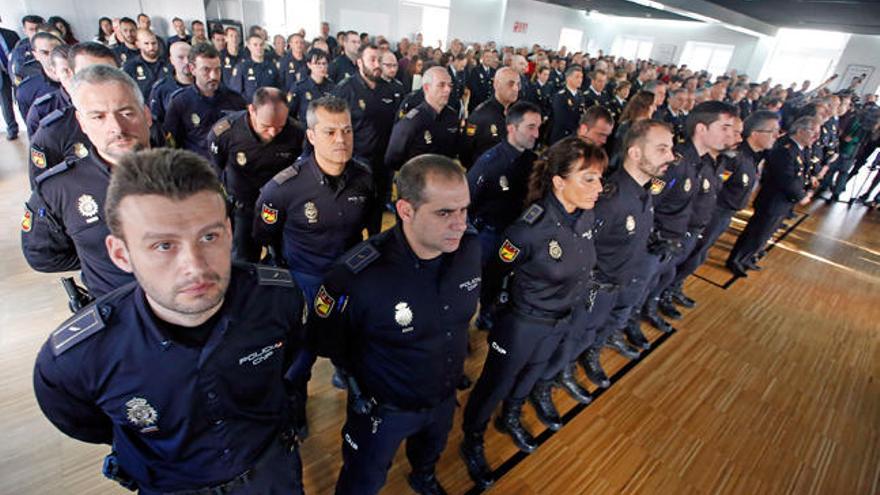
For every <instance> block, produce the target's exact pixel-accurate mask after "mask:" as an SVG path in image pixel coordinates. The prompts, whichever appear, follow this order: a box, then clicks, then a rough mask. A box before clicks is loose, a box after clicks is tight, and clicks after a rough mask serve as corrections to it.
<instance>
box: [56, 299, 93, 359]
mask: <svg viewBox="0 0 880 495" xmlns="http://www.w3.org/2000/svg"><path fill="white" fill-rule="evenodd" d="M104 326H105V325H104V319H103V318H101V314H100V313H99V311H98V306H97V305H96V304H92V305H90V306H86V308H85V309H83V310H82V311H80V312H79V313H77V314H75V315H74V316H73V317H71V318H70V319H69V320H67V321H65V322H64V323H62V324H61V326H60V327H58V329H57V330H55V331H54V332H52V335H50V336H49V345H50V346H51V347H52V355H54V356H60V355H61V354H62V353H64V352H66V351H68V350H70V349H72V348H73V347H74V346H76V345H77V344H79V343H80V342H82V341H84V340H86V339H88V338H89V337H91V336H92V335H95V334H96V333H98V332H99V331H101V330H103V329H104Z"/></svg>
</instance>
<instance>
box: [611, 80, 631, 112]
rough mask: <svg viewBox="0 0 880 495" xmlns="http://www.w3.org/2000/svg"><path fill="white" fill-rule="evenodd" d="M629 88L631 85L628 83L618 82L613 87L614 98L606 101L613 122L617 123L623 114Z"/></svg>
mask: <svg viewBox="0 0 880 495" xmlns="http://www.w3.org/2000/svg"><path fill="white" fill-rule="evenodd" d="M631 87H632V84H631V83H630V82H629V81H620V82H618V83H617V85H616V86H615V87H614V96H613V97H611V98H609V99H608V111H609V112H611V116H612V117H613V118H614V121H615V122H618V121H619V120H620V116H621V115H622V114H623V109H624V108H625V107H626V101H627V99H628V98H629V90H630V88H631Z"/></svg>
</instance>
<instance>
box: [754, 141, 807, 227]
mask: <svg viewBox="0 0 880 495" xmlns="http://www.w3.org/2000/svg"><path fill="white" fill-rule="evenodd" d="M806 152H808V150H802V149H801V148H800V146H799V145H798V144H797V143H796V142H795V141H794V140H793V139H792V138H791V137H788V136H786V137H785V138H783V139H779V140H778V141H776V145H775V146H774V147H773V150H772V151H770V154H769V155H768V156H767V163H766V164H765V165H764V169H763V172H762V173H761V188H760V189H759V190H758V196H757V197H756V198H755V208H756V209H757V208H761V209H763V210H765V211H767V212H768V213H769V214H771V215H784V214H787V213H788V212H789V211H791V208H792V206H793V205H794V204H795V203H797V202H798V201H800V200H802V199H804V196H806V195H807V188H806V186H805V185H804V173H803V170H804V163H805V162H806V160H804V155H805V154H806Z"/></svg>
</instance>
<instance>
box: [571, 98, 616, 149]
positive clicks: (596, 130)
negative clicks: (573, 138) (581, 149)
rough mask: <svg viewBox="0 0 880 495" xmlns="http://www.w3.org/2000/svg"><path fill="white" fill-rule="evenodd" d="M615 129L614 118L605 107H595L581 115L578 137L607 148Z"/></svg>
mask: <svg viewBox="0 0 880 495" xmlns="http://www.w3.org/2000/svg"><path fill="white" fill-rule="evenodd" d="M612 129H614V118H612V117H611V112H609V111H608V110H607V109H606V108H605V107H602V106H599V105H593V106H591V107H590V108H588V109H586V110H585V111H584V113H583V114H582V115H581V120H580V124H578V128H577V137H578V138H580V139H581V141H584V142H587V143H590V144H594V145H596V146H601V147H603V148H604V147H605V143H607V142H608V137H609V136H611V132H612Z"/></svg>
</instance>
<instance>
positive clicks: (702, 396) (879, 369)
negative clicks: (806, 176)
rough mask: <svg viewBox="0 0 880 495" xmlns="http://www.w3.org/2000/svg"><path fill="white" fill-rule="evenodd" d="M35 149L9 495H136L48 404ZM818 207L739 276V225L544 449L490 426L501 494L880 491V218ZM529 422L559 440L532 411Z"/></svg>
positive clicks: (1, 477)
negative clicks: (43, 406) (680, 314)
mask: <svg viewBox="0 0 880 495" xmlns="http://www.w3.org/2000/svg"><path fill="white" fill-rule="evenodd" d="M26 157H27V145H26V143H25V142H23V141H18V142H15V143H6V142H0V228H2V231H3V235H2V236H0V259H2V260H3V262H2V264H0V353H2V354H0V356H2V362H3V366H2V367H0V437H2V438H3V440H2V443H0V493H2V494H16V495H27V494H62V493H63V494H106V493H127V492H126V491H125V490H123V489H121V488H118V487H117V486H115V485H114V484H113V483H112V482H109V481H106V480H104V479H103V478H102V477H101V475H100V467H101V461H102V459H103V456H104V454H106V452H107V447H105V446H94V445H87V444H83V443H80V442H77V441H75V440H72V439H69V438H66V437H64V436H63V435H61V434H60V433H59V432H57V431H56V430H55V429H54V428H53V427H52V426H51V425H50V424H49V423H48V421H46V420H45V419H44V418H43V416H42V414H41V413H40V411H39V408H38V407H37V404H36V401H35V399H34V396H33V390H32V385H31V371H32V367H33V361H34V357H35V356H36V353H37V350H38V349H39V346H40V345H41V344H42V342H43V341H44V340H45V338H46V336H47V334H48V333H49V332H50V331H51V330H52V329H53V328H54V327H55V325H57V324H58V323H59V322H60V321H62V320H63V319H64V318H66V316H67V315H68V310H67V308H66V301H65V298H64V295H63V292H62V291H61V288H60V286H59V284H58V283H57V280H58V278H59V275H57V274H48V275H47V274H39V273H35V272H33V271H31V270H30V269H29V268H28V267H27V265H26V264H25V262H24V260H23V258H22V256H21V253H20V249H19V240H18V239H19V222H20V219H21V213H22V210H21V205H22V203H23V202H24V201H25V199H26V198H27V195H28V186H27V178H26V173H25V163H26ZM803 213H805V214H807V215H808V216H806V217H804V218H803V220H802V221H800V223H798V225H797V227H796V228H795V229H794V230H793V231H791V232H790V233H789V234H788V235H787V236H786V237H785V239H784V240H782V242H781V243H779V244H778V245H777V246H775V247H774V248H773V249H772V250H771V252H770V254H769V256H768V257H767V258H766V259H765V260H764V261H763V263H762V264H763V266H764V267H765V269H764V270H763V271H761V272H758V273H754V272H753V273H752V274H750V276H749V277H748V278H747V279H740V280H736V281H734V282H732V283H729V282H730V278H731V277H730V275H729V273H728V272H726V271H725V270H724V269H723V259H724V257H725V256H726V253H727V251H728V250H729V249H730V246H731V244H732V242H733V240H734V238H735V237H734V235H735V233H736V232H737V231H738V230H740V229H742V227H743V225H744V223H743V222H742V221H735V222H734V224H733V226H732V228H731V231H730V232H728V233H727V234H725V235H724V236H723V237H722V238H721V240H720V241H719V243H718V245H717V246H716V247H715V248H714V249H713V251H712V253H711V255H710V259H709V261H708V262H707V264H706V265H705V266H703V267H701V268H700V270H699V271H698V275H699V277H691V279H689V280H688V282H687V283H686V286H685V287H686V291H687V292H688V293H689V294H690V295H691V296H692V297H694V298H695V299H696V300H697V301H698V302H699V305H698V307H697V308H696V309H694V310H691V311H689V312H687V314H686V315H685V318H684V319H683V320H682V321H680V322H676V328H677V329H678V331H677V332H676V333H674V334H672V335H670V336H668V338H666V339H665V341H664V342H663V343H662V344H661V345H659V346H657V345H656V344H655V346H654V348H653V349H652V351H651V353H650V355H648V356H647V357H645V358H644V359H641V360H640V361H639V362H637V363H634V364H633V365H630V366H629V367H628V369H627V370H626V371H625V372H621V373H620V374H619V377H618V379H617V380H616V381H615V383H614V384H613V385H612V387H611V388H610V389H608V390H607V391H605V392H604V393H602V394H601V395H600V396H599V397H598V398H597V399H596V400H595V401H594V402H593V403H592V404H591V405H589V406H588V407H586V408H584V409H583V410H581V411H579V412H576V413H575V412H573V411H572V410H573V408H574V407H575V403H574V402H573V401H572V400H570V399H569V398H568V397H567V396H564V395H563V393H562V392H561V391H557V392H556V395H555V398H556V402H557V405H558V406H559V408H560V410H561V411H562V412H568V411H572V412H571V413H570V414H569V416H570V417H569V418H568V422H567V424H566V425H565V426H564V427H563V428H562V430H561V431H559V432H557V433H555V434H553V435H549V434H544V435H543V436H542V439H544V442H543V443H542V445H541V446H540V448H539V449H538V450H537V451H536V452H535V453H533V454H531V455H528V456H519V457H521V459H514V460H511V459H512V458H514V456H515V455H516V453H517V450H516V449H515V447H513V445H512V443H511V442H510V441H509V440H508V439H507V438H506V437H504V436H502V435H500V434H499V433H497V432H496V431H494V429H492V428H490V430H489V432H488V434H487V439H486V440H487V455H488V458H489V461H490V463H491V464H492V465H493V467H496V468H497V467H499V466H502V465H503V468H502V469H503V470H504V471H505V474H504V476H503V477H502V478H501V479H500V481H499V482H498V483H496V485H495V486H494V487H493V488H492V489H491V491H490V493H498V494H505V495H506V494H551V495H556V494H560V495H562V494H565V495H568V494H580V493H583V494H605V493H626V494H635V493H638V494H654V493H657V494H749V495H751V494H793V495H802V494H846V495H850V494H853V495H855V494H865V495H873V494H878V493H880V432H878V430H880V384H878V379H880V235H878V233H880V212H870V211H867V210H866V209H865V208H864V207H854V208H853V209H851V210H847V208H846V205H844V204H836V205H833V206H831V207H829V206H825V205H824V204H816V205H813V206H811V207H809V208H807V209H806V210H804V211H803ZM744 217H745V216H744ZM725 287H726V288H725ZM646 332H647V333H648V335H649V337H650V338H651V339H652V340H655V342H656V339H658V338H660V334H659V333H657V332H654V331H653V330H648V329H646ZM472 344H473V347H474V352H473V355H472V356H471V357H470V358H469V359H468V361H467V364H466V370H467V373H468V375H469V376H470V377H472V378H476V377H477V376H478V374H479V371H480V367H481V364H482V362H483V359H484V356H485V352H486V350H485V334H484V333H482V332H478V331H474V332H473V333H472ZM602 359H603V363H604V364H605V366H606V368H607V369H608V371H609V372H611V373H614V372H619V371H621V370H623V369H624V367H625V366H627V363H628V361H627V360H625V359H623V358H621V357H619V356H617V355H616V354H613V353H612V352H610V351H605V353H604V354H603V356H602ZM331 373H332V370H331V367H330V366H329V363H327V362H326V361H324V360H321V361H319V363H318V365H317V366H316V369H315V376H314V379H313V381H312V383H311V391H310V393H311V399H310V403H309V417H310V425H311V436H310V437H309V438H308V440H306V442H305V443H304V445H303V446H302V449H301V453H302V457H303V463H304V476H305V486H306V490H307V492H308V493H310V494H328V493H332V491H333V486H334V483H335V480H336V476H337V473H338V470H339V467H340V464H341V457H340V454H339V451H340V443H341V439H340V436H339V432H340V428H341V425H342V421H343V419H344V417H343V416H344V395H343V393H342V392H340V391H338V390H335V389H333V388H332V387H331V386H330V375H331ZM581 378H582V380H583V376H581ZM466 400H467V392H463V393H461V394H460V396H459V401H460V403H462V404H463V403H464V402H465V401H466ZM526 423H527V425H528V426H529V428H530V429H531V431H532V432H533V433H536V434H537V433H539V432H541V431H542V430H543V427H541V426H540V425H539V423H538V422H537V420H536V419H535V417H534V414H533V412H532V410H531V408H530V407H529V406H527V407H526ZM460 424H461V423H460V410H459V411H458V416H457V417H456V422H455V427H454V428H453V431H452V432H451V433H450V437H449V443H448V447H447V449H446V451H445V452H444V454H443V456H442V458H441V460H440V463H439V465H438V470H437V472H438V477H439V479H440V480H441V481H442V483H443V484H444V486H445V487H446V488H447V490H448V491H449V492H450V493H452V494H461V493H466V492H468V490H470V489H471V483H470V482H469V479H468V477H467V473H466V471H465V468H464V465H463V464H462V462H461V460H460V459H459V457H458V444H459V442H460V439H461V430H460ZM544 437H546V438H544ZM408 471H409V467H408V465H407V463H406V460H405V458H404V455H403V449H401V451H400V452H399V453H398V457H397V459H396V460H395V462H394V465H393V467H392V469H391V471H390V472H389V476H388V483H387V486H386V488H385V489H384V490H383V493H384V494H405V493H411V491H410V489H409V488H408V486H407V484H406V481H405V475H406V474H407V473H408Z"/></svg>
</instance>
